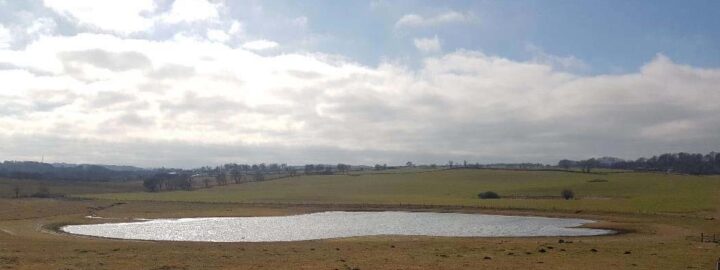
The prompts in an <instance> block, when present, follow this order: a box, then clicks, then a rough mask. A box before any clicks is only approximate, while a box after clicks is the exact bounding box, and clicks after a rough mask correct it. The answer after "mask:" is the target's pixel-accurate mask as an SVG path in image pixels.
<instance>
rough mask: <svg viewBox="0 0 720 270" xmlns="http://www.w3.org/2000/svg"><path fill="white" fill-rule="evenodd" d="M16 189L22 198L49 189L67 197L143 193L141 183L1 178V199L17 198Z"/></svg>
mask: <svg viewBox="0 0 720 270" xmlns="http://www.w3.org/2000/svg"><path fill="white" fill-rule="evenodd" d="M15 187H19V188H20V196H21V197H26V196H31V195H32V194H33V193H36V192H38V191H40V189H41V188H44V189H47V191H48V192H49V193H50V194H51V195H56V196H67V195H73V194H87V193H107V192H137V191H142V190H143V189H142V183H141V182H137V181H135V182H87V181H42V180H27V179H23V180H20V179H7V178H0V198H12V197H15V191H14V189H15Z"/></svg>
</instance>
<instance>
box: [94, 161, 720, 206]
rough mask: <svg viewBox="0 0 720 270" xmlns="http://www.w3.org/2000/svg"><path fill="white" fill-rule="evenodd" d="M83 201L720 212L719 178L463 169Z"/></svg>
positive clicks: (294, 180) (284, 181)
mask: <svg viewBox="0 0 720 270" xmlns="http://www.w3.org/2000/svg"><path fill="white" fill-rule="evenodd" d="M598 179H600V181H597V180H598ZM593 180H595V181H593ZM603 180H606V181H607V182H604V181H603ZM565 188H569V189H571V190H573V191H574V192H575V194H576V197H577V199H576V200H569V201H566V200H562V199H561V198H560V197H559V195H560V191H561V190H562V189H565ZM482 191H495V192H497V193H499V194H500V195H501V196H503V198H502V199H495V200H480V199H478V198H477V194H478V193H479V192H482ZM81 197H86V198H97V199H113V200H146V201H185V202H242V203H289V204H292V203H320V204H323V203H327V204H366V203H367V204H419V205H422V204H433V205H464V206H480V207H487V208H496V209H528V210H548V211H578V210H583V211H593V212H617V213H693V212H695V213H697V212H714V211H717V206H718V202H720V176H686V175H665V174H659V173H601V174H583V173H576V172H558V171H512V170H475V169H463V170H445V171H432V172H421V173H418V172H417V171H414V172H410V173H397V174H361V175H330V176H302V177H295V178H287V179H281V180H273V181H265V182H253V183H245V184H239V185H228V186H220V187H213V188H210V189H198V190H195V191H177V192H162V193H147V192H132V193H109V194H91V195H82V196H81Z"/></svg>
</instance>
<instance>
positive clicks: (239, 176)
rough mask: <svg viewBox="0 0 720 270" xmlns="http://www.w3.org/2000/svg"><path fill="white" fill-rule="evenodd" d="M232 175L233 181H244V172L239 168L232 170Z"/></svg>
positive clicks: (236, 182) (237, 182)
mask: <svg viewBox="0 0 720 270" xmlns="http://www.w3.org/2000/svg"><path fill="white" fill-rule="evenodd" d="M230 177H232V179H233V181H235V184H240V182H242V174H241V173H240V170H239V169H238V168H233V169H232V170H230Z"/></svg>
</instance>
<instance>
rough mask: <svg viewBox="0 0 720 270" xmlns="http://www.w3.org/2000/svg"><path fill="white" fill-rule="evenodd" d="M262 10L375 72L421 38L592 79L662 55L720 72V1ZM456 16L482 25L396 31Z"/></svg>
mask: <svg viewBox="0 0 720 270" xmlns="http://www.w3.org/2000/svg"><path fill="white" fill-rule="evenodd" d="M263 7H264V11H265V13H266V14H271V16H278V17H283V16H284V17H298V16H306V17H307V18H308V19H309V20H308V21H309V24H308V25H309V28H310V31H312V32H313V33H315V34H318V35H326V36H328V37H329V38H328V40H326V42H323V43H322V44H318V45H317V47H316V49H319V50H321V51H325V52H329V53H338V54H342V55H347V56H351V57H352V58H353V59H356V60H357V61H359V62H362V63H366V64H371V65H372V64H377V63H378V62H380V61H382V60H383V59H401V60H402V59H410V60H412V59H414V58H416V57H417V55H416V54H417V52H416V51H415V50H412V38H413V37H415V36H434V35H437V36H438V37H439V39H440V40H441V41H442V45H443V50H445V51H453V50H459V49H470V50H480V51H483V52H485V53H488V54H492V55H500V56H503V57H507V58H510V59H515V60H527V59H529V58H531V57H532V53H531V52H529V51H528V49H527V45H528V44H532V45H534V46H536V47H539V48H542V50H543V51H545V52H546V53H549V54H553V55H558V56H575V57H577V58H578V59H580V60H582V61H584V62H585V63H587V64H588V66H589V69H590V71H591V72H593V73H606V72H612V73H621V72H630V71H636V70H637V69H638V68H639V67H640V66H642V65H643V64H644V63H646V62H647V61H649V60H650V59H652V58H653V57H654V56H655V55H656V54H658V53H662V54H664V55H666V56H668V57H670V58H672V59H673V60H675V61H677V62H678V63H683V64H689V65H694V66H701V67H717V66H718V65H719V64H720V47H719V46H718V44H719V43H720V16H718V12H719V11H720V2H718V1H436V2H432V1H376V2H372V3H368V2H366V1H342V2H330V3H328V2H327V1H266V2H263ZM244 9H245V7H243V6H242V5H237V7H236V6H233V7H232V12H233V13H236V12H237V14H238V15H239V16H242V15H243V14H247V13H246V12H243V10H244ZM236 10H237V11H236ZM450 11H456V12H461V13H464V14H468V15H471V16H474V17H475V20H476V21H473V22H471V23H447V24H440V25H437V26H433V27H427V28H411V29H397V28H396V27H394V25H395V22H396V21H397V20H398V19H399V18H401V17H402V16H403V15H405V14H410V13H413V14H419V15H423V16H434V15H437V14H441V13H443V12H450ZM260 21H263V20H262V19H261V20H260ZM265 23H267V21H265ZM270 24H272V23H271V22H270ZM268 28H271V27H268V26H258V29H257V32H258V33H261V34H266V35H269V37H268V38H274V39H279V40H281V39H284V38H288V36H289V38H292V37H293V34H290V35H288V33H286V32H285V31H283V29H275V32H273V31H266V30H267V29H268ZM251 29H252V28H251Z"/></svg>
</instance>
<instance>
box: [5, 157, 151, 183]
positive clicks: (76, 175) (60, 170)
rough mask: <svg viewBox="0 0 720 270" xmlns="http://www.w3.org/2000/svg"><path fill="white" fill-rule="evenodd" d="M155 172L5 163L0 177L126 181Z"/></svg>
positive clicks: (111, 167)
mask: <svg viewBox="0 0 720 270" xmlns="http://www.w3.org/2000/svg"><path fill="white" fill-rule="evenodd" d="M153 172H154V170H149V169H142V168H138V167H133V166H116V165H93V164H67V163H56V164H49V163H42V162H36V161H4V162H3V163H0V177H8V178H17V179H37V180H51V181H52V180H65V181H126V180H133V179H139V178H140V177H142V176H145V175H149V174H151V173H153Z"/></svg>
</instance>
